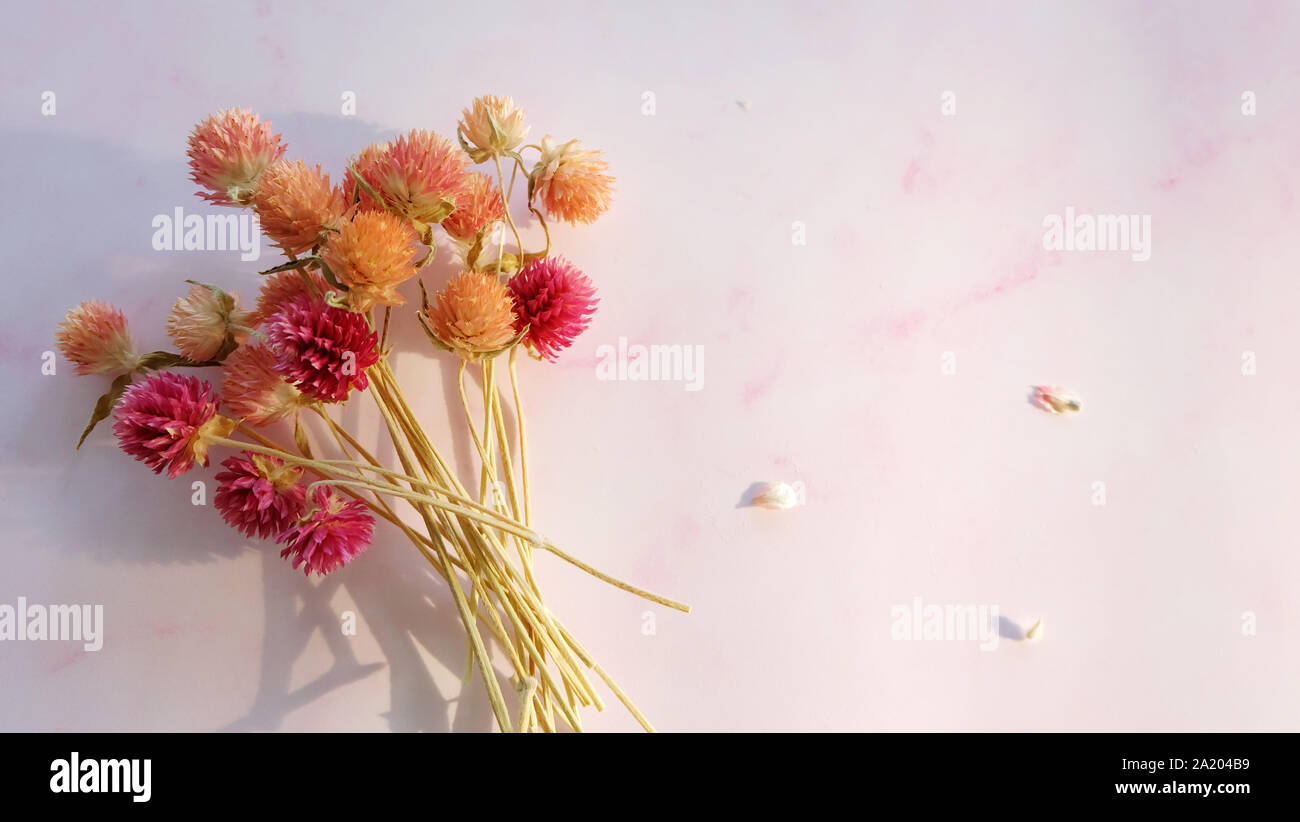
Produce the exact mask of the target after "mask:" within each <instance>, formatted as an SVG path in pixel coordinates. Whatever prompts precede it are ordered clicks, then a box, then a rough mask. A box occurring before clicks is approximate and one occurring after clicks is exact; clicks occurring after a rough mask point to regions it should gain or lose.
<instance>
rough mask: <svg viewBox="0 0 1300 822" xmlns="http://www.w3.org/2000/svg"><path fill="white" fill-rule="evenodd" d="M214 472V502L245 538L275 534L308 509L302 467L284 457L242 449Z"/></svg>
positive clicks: (282, 530)
mask: <svg viewBox="0 0 1300 822" xmlns="http://www.w3.org/2000/svg"><path fill="white" fill-rule="evenodd" d="M221 467H222V468H225V469H226V470H225V471H222V472H221V473H219V474H217V482H219V483H221V485H219V486H218V487H217V496H216V505H217V510H218V511H220V512H221V518H222V519H224V520H225V521H226V523H227V524H228V525H230V527H232V528H234V529H235V530H237V531H239V532H240V533H241V534H243V535H244V536H246V537H260V538H262V539H270V538H271V537H278V536H279V535H280V534H283V533H284V532H285V531H287V530H289V529H290V528H292V527H294V525H295V524H297V521H298V518H299V517H301V516H302V515H303V512H305V511H306V510H307V487H306V486H305V485H303V484H302V483H301V482H299V481H298V480H299V478H300V477H301V476H302V468H300V467H298V466H292V465H285V464H284V461H283V460H280V459H277V458H275V457H271V456H264V455H262V454H254V453H252V452H251V451H245V452H244V453H243V455H242V456H234V457H227V458H226V459H225V460H223V461H222V463H221Z"/></svg>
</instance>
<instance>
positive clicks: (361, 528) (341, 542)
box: [275, 486, 375, 576]
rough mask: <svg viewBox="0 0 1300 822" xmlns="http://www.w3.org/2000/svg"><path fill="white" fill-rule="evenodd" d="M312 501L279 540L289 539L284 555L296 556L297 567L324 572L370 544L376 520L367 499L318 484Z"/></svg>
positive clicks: (336, 566)
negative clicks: (363, 499) (347, 495)
mask: <svg viewBox="0 0 1300 822" xmlns="http://www.w3.org/2000/svg"><path fill="white" fill-rule="evenodd" d="M312 503H313V505H312V509H311V510H310V511H308V512H307V514H306V515H305V516H303V517H302V518H300V519H299V521H298V523H297V525H295V526H293V527H292V528H290V529H288V530H287V531H285V532H284V533H283V534H281V535H280V536H279V537H277V538H276V540H275V541H276V542H282V543H285V547H284V550H282V551H281V552H280V556H282V557H284V558H285V559H290V558H292V559H291V561H292V563H293V567H294V568H295V569H297V568H298V567H299V566H303V573H304V574H310V573H311V572H312V571H315V572H316V573H318V574H320V575H321V576H324V575H325V574H328V573H329V572H330V571H333V570H335V569H336V568H342V567H343V566H344V565H347V564H348V563H349V562H351V561H352V559H353V558H354V557H356V556H357V555H358V554H360V553H361V552H362V551H364V550H366V549H367V548H369V547H370V537H371V535H372V534H373V533H374V530H375V521H374V519H373V518H372V517H371V516H370V514H369V513H367V512H366V506H365V504H364V503H362V502H359V501H357V500H350V499H347V498H345V497H344V496H343V495H342V494H339V493H338V492H337V491H335V490H334V489H333V488H331V487H329V486H318V487H317V488H316V490H315V491H314V492H313V493H312Z"/></svg>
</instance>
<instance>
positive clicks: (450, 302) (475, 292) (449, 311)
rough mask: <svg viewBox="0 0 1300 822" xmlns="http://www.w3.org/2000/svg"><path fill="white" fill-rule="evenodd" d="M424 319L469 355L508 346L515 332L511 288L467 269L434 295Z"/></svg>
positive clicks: (448, 344) (443, 338) (452, 346)
mask: <svg viewBox="0 0 1300 822" xmlns="http://www.w3.org/2000/svg"><path fill="white" fill-rule="evenodd" d="M422 319H423V320H424V322H425V326H426V328H427V329H428V330H429V333H431V334H432V335H433V336H434V337H436V338H437V339H438V340H439V341H440V342H441V343H442V344H443V345H445V346H446V347H448V348H450V349H451V350H452V351H455V352H456V353H457V354H459V355H460V356H461V357H464V358H465V359H470V360H473V359H478V358H479V357H481V356H482V355H484V354H490V353H495V352H497V351H500V350H501V349H502V348H503V347H505V345H506V343H508V342H510V340H511V339H513V338H514V336H515V313H514V303H513V300H512V299H511V297H510V291H509V289H507V288H506V286H505V285H504V284H503V283H501V282H498V281H497V278H496V277H495V276H492V275H489V274H480V273H478V272H476V271H465V272H462V273H460V274H458V275H456V276H455V277H454V278H452V280H451V282H449V283H447V285H446V287H445V288H443V289H442V290H441V291H439V292H438V293H437V294H435V295H434V299H433V302H432V303H430V304H429V306H428V308H427V309H425V311H424V314H423V315H422Z"/></svg>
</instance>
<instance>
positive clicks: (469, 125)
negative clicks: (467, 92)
mask: <svg viewBox="0 0 1300 822" xmlns="http://www.w3.org/2000/svg"><path fill="white" fill-rule="evenodd" d="M457 133H458V134H459V135H460V136H461V139H462V140H463V141H464V142H465V143H466V144H467V145H466V150H467V151H468V152H469V155H470V158H471V159H472V160H473V161H474V162H476V163H481V162H483V161H484V160H487V159H488V158H490V157H494V156H500V155H501V154H503V153H505V152H507V151H514V150H515V149H516V148H518V147H519V145H520V144H521V143H522V142H523V141H524V139H525V138H526V137H527V136H528V126H526V125H524V110H523V109H521V108H516V107H515V101H514V100H512V99H510V98H509V97H496V96H493V95H491V94H485V95H483V96H482V97H478V98H475V100H474V102H473V103H471V104H470V107H469V108H467V109H465V110H464V111H462V112H461V116H460V123H459V124H458V125H457Z"/></svg>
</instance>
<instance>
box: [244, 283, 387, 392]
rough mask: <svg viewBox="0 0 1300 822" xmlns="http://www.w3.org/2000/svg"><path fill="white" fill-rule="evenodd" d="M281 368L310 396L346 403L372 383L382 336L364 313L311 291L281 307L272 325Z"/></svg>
mask: <svg viewBox="0 0 1300 822" xmlns="http://www.w3.org/2000/svg"><path fill="white" fill-rule="evenodd" d="M266 335H267V339H268V340H269V344H270V347H271V350H272V351H273V352H274V353H275V357H276V362H275V370H276V371H278V372H280V374H281V375H283V376H284V378H285V379H287V380H288V381H289V382H290V383H291V384H292V385H294V386H295V387H297V389H298V390H299V391H301V392H302V393H304V394H306V395H307V396H309V397H311V398H313V399H318V400H322V401H324V402H342V401H343V400H345V399H347V396H348V392H349V391H351V390H352V389H353V388H357V389H359V390H364V389H365V388H366V386H368V385H369V384H370V381H369V380H368V379H367V378H366V369H367V368H369V367H370V366H372V365H374V364H375V363H377V362H378V361H379V352H378V350H377V347H378V344H379V339H378V337H377V336H376V335H375V332H374V331H372V330H370V326H369V325H368V324H367V323H366V318H365V316H364V315H362V314H357V313H356V312H353V311H348V310H347V309H344V308H335V307H334V306H332V305H327V304H326V303H325V301H324V300H322V299H319V298H316V299H314V298H311V297H308V296H305V295H302V296H298V297H295V298H294V299H292V300H290V301H289V302H287V303H285V304H284V305H283V306H281V308H280V311H279V313H277V314H276V315H275V316H273V317H271V319H270V320H268V321H267V324H266Z"/></svg>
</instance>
